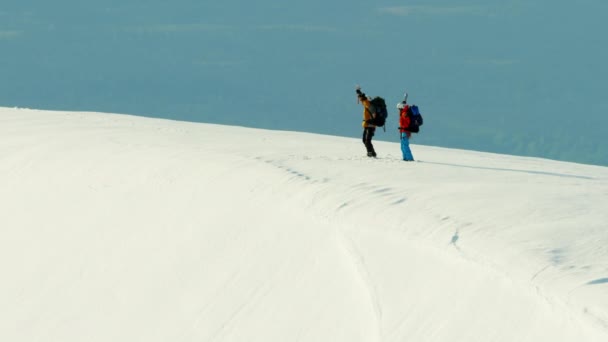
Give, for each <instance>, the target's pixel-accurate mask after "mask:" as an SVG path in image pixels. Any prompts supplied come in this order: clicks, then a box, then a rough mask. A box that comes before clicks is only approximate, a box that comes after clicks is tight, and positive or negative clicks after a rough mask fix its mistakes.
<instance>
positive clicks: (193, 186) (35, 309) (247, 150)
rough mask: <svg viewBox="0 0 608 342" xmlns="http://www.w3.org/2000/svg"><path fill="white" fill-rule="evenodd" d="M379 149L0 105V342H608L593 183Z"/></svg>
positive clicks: (538, 169) (427, 152) (571, 170)
mask: <svg viewBox="0 0 608 342" xmlns="http://www.w3.org/2000/svg"><path fill="white" fill-rule="evenodd" d="M354 121H356V120H354ZM382 134H387V135H394V136H395V142H390V143H389V142H379V141H378V142H375V147H376V150H377V152H378V155H379V158H378V159H369V158H367V157H365V156H364V146H363V144H362V142H361V140H360V139H354V138H344V137H335V136H325V135H317V134H308V133H298V132H287V131H269V130H260V129H250V128H243V127H234V126H221V125H211V124H201V123H189V122H178V121H171V120H163V119H151V118H144V117H137V116H129V115H120V114H107V113H90V112H54V111H42V110H30V109H19V108H0V207H1V210H2V212H1V215H0V270H1V273H0V274H1V279H0V280H1V282H0V341H11V342H17V341H24V342H25V341H28V342H29V341H45V342H51V341H58V342H59V341H61V342H70V341H74V342H81V341H104V342H107V341H125V342H127V341H128V342H131V341H146V342H152V341H172V342H173V341H247V342H251V341H260V342H272V341H277V342H285V341H315V342H321V341H345V342H346V341H348V342H355V341H366V342H374V341H418V342H420V341H450V342H456V341H462V342H474V341H480V342H488V341H505V342H507V341H508V342H513V341H517V342H523V341H534V342H538V341H577V342H580V341H598V342H599V341H602V342H606V341H608V168H605V167H598V166H590V165H583V164H574V163H566V162H557V161H551V160H546V159H538V158H525V157H517V156H507V155H499V154H490V153H481V152H475V151H466V150H456V149H446V148H437V147H431V146H421V145H412V150H413V153H414V156H415V157H416V158H417V159H419V160H420V161H418V162H404V161H402V160H401V159H400V154H401V152H400V148H399V145H398V141H397V132H392V131H391V132H386V133H384V132H382V131H378V132H377V135H382ZM421 134H424V130H423V132H422V133H421ZM459 134H464V133H459ZM413 141H414V142H415V137H414V140H413Z"/></svg>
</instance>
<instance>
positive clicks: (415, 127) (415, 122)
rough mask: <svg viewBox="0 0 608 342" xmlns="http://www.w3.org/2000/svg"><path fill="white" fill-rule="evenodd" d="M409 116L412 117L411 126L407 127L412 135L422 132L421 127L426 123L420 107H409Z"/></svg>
mask: <svg viewBox="0 0 608 342" xmlns="http://www.w3.org/2000/svg"><path fill="white" fill-rule="evenodd" d="M408 114H409V116H410V125H409V126H408V127H407V130H408V131H410V132H412V133H418V132H419V131H420V126H422V124H423V123H424V120H423V119H422V115H421V114H420V110H419V109H418V106H416V105H411V106H409V109H408Z"/></svg>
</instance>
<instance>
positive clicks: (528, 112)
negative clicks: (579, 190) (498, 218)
mask: <svg viewBox="0 0 608 342" xmlns="http://www.w3.org/2000/svg"><path fill="white" fill-rule="evenodd" d="M607 10H608V2H606V1H601V0H582V1H578V2H570V1H549V0H543V1H532V0H530V1H523V0H522V1H519V0H517V1H502V0H501V1H498V0H484V1H481V0H472V1H460V0H455V1H373V2H370V1H345V0H335V1H331V2H330V3H328V2H327V1H319V0H307V1H289V2H288V1H279V0H257V1H246V0H224V1H200V0H196V1H195V0H175V1H170V2H168V1H158V0H145V1H144V0H120V1H118V0H111V1H98V2H88V1H76V0H57V1H52V2H50V1H42V0H38V1H13V0H8V1H7V0H4V1H2V5H0V49H1V51H2V53H0V75H2V79H3V82H0V106H16V107H31V108H40V109H55V110H91V111H107V112H118V113H130V114H137V115H145V116H156V117H163V118H172V119H179V120H189V121H199V122H211V123H222V124H232V125H243V126H250V127H258V128H270V129H285V130H298V131H307V132H316V133H326V134H334V135H343V136H349V137H357V136H359V134H360V117H361V109H360V108H359V107H358V105H357V103H356V98H355V96H354V87H355V84H361V85H362V87H363V90H364V91H366V92H367V93H368V94H370V95H381V96H384V97H385V98H386V99H387V101H388V102H389V104H390V105H391V107H392V106H394V104H395V103H396V102H398V101H399V100H400V98H401V95H402V93H403V92H404V91H405V90H407V91H408V92H409V94H410V100H411V102H415V103H417V104H418V105H419V106H420V108H421V111H422V112H423V114H424V115H425V126H424V127H423V130H422V131H423V132H422V134H420V135H418V136H417V137H416V138H415V142H416V143H418V144H426V145H436V146H445V147H452V148H465V149H473V150H482V151H492V152H499V153H507V154H518V155H530V156H540V157H547V158H553V159H561V160H568V161H576V162H583V163H591V164H600V165H608V142H606V140H605V138H604V135H605V131H606V126H607V125H608V116H607V115H606V113H607V112H608V100H607V99H606V96H605V95H604V92H605V90H606V86H605V81H606V79H607V76H608V71H607V70H608V69H607V68H606V66H605V61H606V60H608V45H607V44H606V36H605V32H606V28H607V26H608V25H606V24H605V20H604V16H605V13H606V12H607ZM9 80H10V81H9ZM391 110H392V111H391V117H390V118H389V119H390V120H389V124H388V130H387V132H386V133H383V132H379V133H378V134H377V139H379V140H387V141H396V140H397V132H396V129H395V127H396V126H397V120H396V119H397V114H396V110H395V109H394V107H393V108H391ZM382 152H383V151H379V153H382Z"/></svg>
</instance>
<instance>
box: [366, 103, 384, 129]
mask: <svg viewBox="0 0 608 342" xmlns="http://www.w3.org/2000/svg"><path fill="white" fill-rule="evenodd" d="M369 111H370V112H371V113H372V119H371V120H369V123H370V124H372V125H374V126H376V127H384V124H385V123H386V118H387V117H388V111H387V110H386V102H385V101H384V99H383V98H381V97H380V96H376V97H374V98H373V99H372V100H371V101H370V106H369ZM384 130H385V131H386V128H384Z"/></svg>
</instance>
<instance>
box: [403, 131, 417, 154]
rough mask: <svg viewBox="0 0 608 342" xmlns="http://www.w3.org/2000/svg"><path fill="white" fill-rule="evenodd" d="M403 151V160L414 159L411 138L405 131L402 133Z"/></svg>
mask: <svg viewBox="0 0 608 342" xmlns="http://www.w3.org/2000/svg"><path fill="white" fill-rule="evenodd" d="M401 152H402V153H403V160H407V161H413V160H414V156H413V155H412V150H410V139H409V138H408V137H407V133H405V132H402V133H401Z"/></svg>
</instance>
